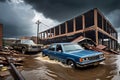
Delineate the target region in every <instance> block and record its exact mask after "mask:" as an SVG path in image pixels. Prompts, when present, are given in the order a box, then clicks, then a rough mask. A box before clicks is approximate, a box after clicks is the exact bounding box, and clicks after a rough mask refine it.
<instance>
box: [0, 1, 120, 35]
mask: <svg viewBox="0 0 120 80" xmlns="http://www.w3.org/2000/svg"><path fill="white" fill-rule="evenodd" d="M92 8H99V9H100V11H101V12H102V13H103V14H104V15H105V16H106V17H107V19H108V20H109V21H110V22H111V23H112V24H113V26H114V27H115V29H116V30H117V31H118V33H119V36H120V22H119V21H120V1H119V0H0V23H3V25H4V37H20V36H31V35H36V24H35V21H36V20H38V19H39V20H40V21H41V22H43V23H45V24H46V25H49V26H50V27H52V26H54V25H57V24H59V23H61V22H63V21H66V20H68V19H71V18H73V17H75V16H77V15H80V14H81V13H83V12H85V11H87V10H89V9H92ZM40 26H41V29H40V31H42V30H45V29H47V28H49V27H46V26H44V25H42V24H41V25H40Z"/></svg>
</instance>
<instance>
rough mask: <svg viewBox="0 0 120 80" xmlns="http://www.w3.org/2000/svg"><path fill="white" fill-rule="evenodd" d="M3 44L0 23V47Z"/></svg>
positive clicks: (0, 25)
mask: <svg viewBox="0 0 120 80" xmlns="http://www.w3.org/2000/svg"><path fill="white" fill-rule="evenodd" d="M2 45H3V25H2V24H0V47H2Z"/></svg>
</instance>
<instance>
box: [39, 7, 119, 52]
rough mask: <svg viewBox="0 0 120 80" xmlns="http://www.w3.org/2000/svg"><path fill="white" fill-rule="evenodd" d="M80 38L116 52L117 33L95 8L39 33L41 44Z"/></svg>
mask: <svg viewBox="0 0 120 80" xmlns="http://www.w3.org/2000/svg"><path fill="white" fill-rule="evenodd" d="M81 36H82V37H86V38H90V39H92V40H93V41H94V42H95V43H96V45H99V44H102V45H105V46H107V48H108V49H112V50H117V43H118V42H117V39H118V34H117V31H116V30H115V28H114V27H113V26H112V24H111V23H110V22H109V21H108V20H107V19H106V17H105V16H104V15H103V14H102V13H101V12H100V11H99V10H98V9H97V8H94V9H91V10H89V11H87V12H85V13H83V14H81V15H80V16H77V17H75V18H73V19H70V20H68V21H66V22H64V23H62V24H60V25H57V26H55V27H52V28H50V29H48V30H45V31H43V32H40V33H39V37H40V43H43V44H50V43H55V42H72V41H73V40H75V39H77V38H78V39H79V37H81Z"/></svg>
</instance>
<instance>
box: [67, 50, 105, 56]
mask: <svg viewBox="0 0 120 80" xmlns="http://www.w3.org/2000/svg"><path fill="white" fill-rule="evenodd" d="M68 54H70V55H74V56H78V57H90V56H96V55H100V54H103V53H102V52H96V51H91V50H78V51H72V52H68Z"/></svg>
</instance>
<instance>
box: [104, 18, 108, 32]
mask: <svg viewBox="0 0 120 80" xmlns="http://www.w3.org/2000/svg"><path fill="white" fill-rule="evenodd" d="M103 28H104V31H107V29H106V20H105V19H103Z"/></svg>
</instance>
